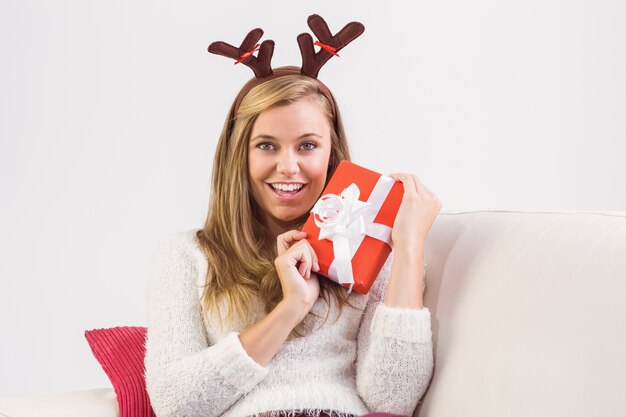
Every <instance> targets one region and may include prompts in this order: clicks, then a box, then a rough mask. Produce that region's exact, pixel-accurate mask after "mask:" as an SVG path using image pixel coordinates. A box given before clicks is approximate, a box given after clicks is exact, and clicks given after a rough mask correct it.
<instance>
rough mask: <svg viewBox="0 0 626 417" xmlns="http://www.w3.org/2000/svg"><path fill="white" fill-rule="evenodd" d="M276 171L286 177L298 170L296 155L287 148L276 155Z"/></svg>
mask: <svg viewBox="0 0 626 417" xmlns="http://www.w3.org/2000/svg"><path fill="white" fill-rule="evenodd" d="M276 171H277V172H278V173H279V174H282V175H285V176H287V177H292V176H294V175H296V174H297V173H298V172H300V165H299V160H298V156H297V155H295V154H294V153H293V152H291V151H289V150H283V151H282V152H281V153H280V155H279V156H278V163H277V164H276Z"/></svg>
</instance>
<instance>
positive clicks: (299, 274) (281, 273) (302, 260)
mask: <svg viewBox="0 0 626 417" xmlns="http://www.w3.org/2000/svg"><path fill="white" fill-rule="evenodd" d="M306 236H307V234H306V232H302V231H300V230H290V231H288V232H285V233H283V234H281V235H278V237H277V239H276V240H277V242H276V244H277V249H278V256H277V257H276V259H275V260H274V265H275V266H276V271H277V272H278V278H279V279H280V285H281V287H282V290H283V301H284V302H286V303H289V304H291V305H292V306H293V307H296V308H297V311H300V312H301V314H302V318H304V316H306V314H307V313H308V312H309V310H311V308H312V307H313V304H315V302H316V301H317V299H318V298H319V294H320V283H319V281H318V277H317V274H316V273H315V272H316V271H319V269H320V268H319V264H318V262H317V255H316V254H315V251H314V250H313V247H312V246H311V244H310V243H309V241H308V240H306V239H305V238H306Z"/></svg>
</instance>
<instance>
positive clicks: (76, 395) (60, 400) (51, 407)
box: [0, 388, 119, 417]
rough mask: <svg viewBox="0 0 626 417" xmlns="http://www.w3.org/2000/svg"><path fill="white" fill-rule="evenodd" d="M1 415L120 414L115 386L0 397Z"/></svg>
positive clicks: (72, 416) (103, 416) (82, 416)
mask: <svg viewBox="0 0 626 417" xmlns="http://www.w3.org/2000/svg"><path fill="white" fill-rule="evenodd" d="M0 417H119V410H118V406H117V397H116V396H115V392H114V391H113V388H95V389H89V390H82V391H72V392H63V393H57V394H48V395H28V396H20V397H11V398H0Z"/></svg>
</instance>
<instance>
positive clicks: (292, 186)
mask: <svg viewBox="0 0 626 417" xmlns="http://www.w3.org/2000/svg"><path fill="white" fill-rule="evenodd" d="M270 185H271V186H272V188H274V189H275V190H281V191H295V190H299V189H300V188H302V187H303V186H304V184H281V183H275V184H270Z"/></svg>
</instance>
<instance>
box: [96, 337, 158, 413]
mask: <svg viewBox="0 0 626 417" xmlns="http://www.w3.org/2000/svg"><path fill="white" fill-rule="evenodd" d="M85 338H86V339H87V342H88V343H89V346H90V347H91V351H92V352H93V354H94V356H95V357H96V359H97V360H98V362H99V363H100V365H101V366H102V369H104V372H105V373H106V374H107V376H108V377H109V379H110V380H111V384H113V389H114V390H115V394H116V395H117V402H118V405H119V411H120V417H155V414H154V411H153V410H152V407H151V406H150V399H149V397H148V392H147V391H146V382H145V377H144V375H145V369H144V357H145V354H146V347H145V341H146V328H145V327H136V326H135V327H132V326H121V327H112V328H105V329H93V330H86V331H85Z"/></svg>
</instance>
